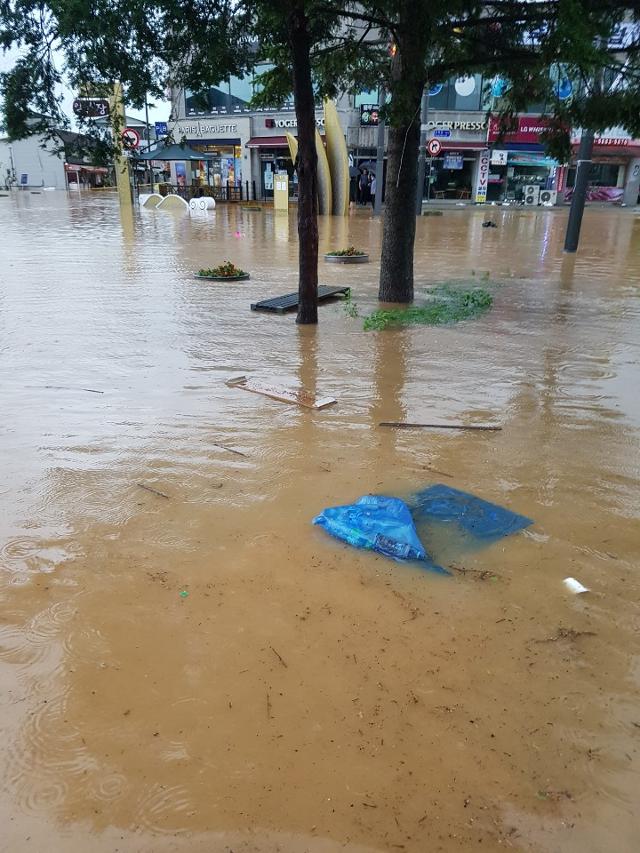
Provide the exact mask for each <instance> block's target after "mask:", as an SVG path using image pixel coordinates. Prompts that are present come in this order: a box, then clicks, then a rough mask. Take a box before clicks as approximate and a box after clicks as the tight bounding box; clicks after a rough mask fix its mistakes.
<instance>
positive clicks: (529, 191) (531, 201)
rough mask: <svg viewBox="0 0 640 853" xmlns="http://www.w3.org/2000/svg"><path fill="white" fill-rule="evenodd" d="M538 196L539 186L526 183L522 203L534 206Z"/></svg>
mask: <svg viewBox="0 0 640 853" xmlns="http://www.w3.org/2000/svg"><path fill="white" fill-rule="evenodd" d="M539 196H540V187H539V186H538V185H537V184H527V186H526V187H525V188H524V203H525V204H526V205H527V206H528V207H531V206H536V205H537V204H538V198H539Z"/></svg>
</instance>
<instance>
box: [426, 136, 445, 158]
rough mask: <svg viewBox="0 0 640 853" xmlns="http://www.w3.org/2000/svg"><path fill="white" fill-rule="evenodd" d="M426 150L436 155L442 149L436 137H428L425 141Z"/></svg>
mask: <svg viewBox="0 0 640 853" xmlns="http://www.w3.org/2000/svg"><path fill="white" fill-rule="evenodd" d="M427 151H428V152H429V154H430V155H431V156H432V157H437V156H438V154H439V153H440V152H441V151H442V145H440V142H439V141H438V140H437V139H430V140H429V141H428V142H427Z"/></svg>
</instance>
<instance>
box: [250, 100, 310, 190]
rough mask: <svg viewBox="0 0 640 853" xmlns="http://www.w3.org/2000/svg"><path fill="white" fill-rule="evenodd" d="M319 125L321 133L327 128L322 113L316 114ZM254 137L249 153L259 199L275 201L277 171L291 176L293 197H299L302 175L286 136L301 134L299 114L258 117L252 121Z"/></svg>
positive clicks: (290, 183) (254, 117) (251, 139)
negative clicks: (296, 165)
mask: <svg viewBox="0 0 640 853" xmlns="http://www.w3.org/2000/svg"><path fill="white" fill-rule="evenodd" d="M316 125H317V127H318V130H319V131H320V133H322V129H323V127H324V115H323V113H322V111H317V112H316ZM251 127H252V135H251V138H250V139H249V140H248V142H247V143H246V151H248V152H249V156H250V162H251V173H252V175H253V180H254V181H255V192H256V197H257V198H262V199H267V200H268V199H272V198H273V180H274V175H275V174H276V172H281V171H284V172H287V174H288V175H289V195H290V196H291V197H297V195H298V175H297V173H296V171H295V169H294V166H293V161H292V159H291V154H290V152H289V144H288V142H287V137H286V136H285V133H286V132H288V133H291V134H293V135H294V136H296V135H297V129H298V124H297V121H296V116H295V113H294V112H292V111H289V110H287V111H286V112H280V113H274V112H271V111H265V113H264V115H262V114H258V115H254V116H253V117H252V119H251Z"/></svg>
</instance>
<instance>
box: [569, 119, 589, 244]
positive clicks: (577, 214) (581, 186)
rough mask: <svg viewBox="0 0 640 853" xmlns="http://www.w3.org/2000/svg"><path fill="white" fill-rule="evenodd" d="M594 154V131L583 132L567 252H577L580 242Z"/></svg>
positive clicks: (572, 200)
mask: <svg viewBox="0 0 640 853" xmlns="http://www.w3.org/2000/svg"><path fill="white" fill-rule="evenodd" d="M592 154H593V131H592V130H583V131H582V136H581V137H580V148H579V150H578V164H577V166H578V168H577V170H576V182H575V185H574V187H573V197H572V199H571V209H570V210H569V221H568V222H567V233H566V236H565V239H564V250H565V252H575V251H576V250H577V248H578V243H579V242H580V227H581V225H582V214H583V213H584V204H585V201H586V199H587V186H588V184H589V172H590V170H591V155H592Z"/></svg>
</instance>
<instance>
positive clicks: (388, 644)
mask: <svg viewBox="0 0 640 853" xmlns="http://www.w3.org/2000/svg"><path fill="white" fill-rule="evenodd" d="M491 216H492V218H493V219H495V220H496V223H497V225H498V227H497V228H496V229H483V228H482V227H481V226H482V221H483V219H484V218H485V214H484V213H483V212H482V211H474V210H472V209H458V208H456V209H453V210H450V211H447V212H445V213H444V215H443V216H441V217H426V218H423V219H422V220H420V221H419V222H418V239H417V252H416V269H417V283H418V290H419V291H421V290H423V289H424V286H425V285H427V284H428V283H429V282H433V281H438V280H441V279H443V278H452V277H453V278H464V277H470V276H472V270H473V271H474V272H475V277H476V279H479V278H481V277H482V274H483V273H485V272H486V271H489V273H490V277H491V280H492V282H494V283H493V284H492V285H491V286H492V289H493V293H494V297H495V305H494V308H493V309H492V311H490V312H489V313H488V314H486V315H485V316H483V317H481V318H479V319H476V320H474V321H470V322H467V323H461V324H459V325H457V326H455V327H448V328H445V327H441V328H424V327H423V328H412V329H408V330H403V331H389V332H365V331H363V329H362V320H361V319H354V318H352V317H350V316H348V315H347V313H346V312H345V310H344V307H343V306H342V305H340V304H333V305H325V306H323V307H322V308H321V309H320V325H319V327H318V328H317V330H316V329H312V328H297V327H296V326H295V324H294V319H293V317H291V316H287V317H273V316H267V315H257V314H255V313H252V312H250V310H249V304H250V303H251V302H254V301H256V300H257V299H259V298H265V297H266V296H268V295H274V294H277V293H282V292H286V291H288V290H293V289H295V286H296V270H295V266H296V254H297V245H296V229H295V221H294V219H293V218H292V217H291V218H289V219H287V218H286V217H285V218H277V217H274V215H273V214H272V213H271V212H269V211H267V210H265V211H263V212H249V211H241V210H239V209H236V208H229V207H223V206H219V207H218V209H217V210H216V211H215V213H212V214H210V215H208V216H207V217H206V218H204V217H203V218H197V219H193V220H190V219H189V218H188V217H182V216H180V217H176V216H174V215H170V214H162V213H154V212H147V211H143V212H141V213H140V214H136V217H135V219H134V221H133V222H129V223H127V224H126V225H125V226H124V227H123V226H122V225H121V223H120V219H119V215H118V210H117V207H116V205H115V201H114V199H113V197H111V196H107V195H103V196H99V197H95V196H94V197H89V196H80V197H78V196H70V197H67V196H66V195H65V194H62V193H53V192H52V193H42V194H40V195H31V194H27V193H20V194H15V195H13V196H11V197H10V198H4V199H0V234H1V235H2V237H1V247H0V277H1V280H2V283H1V289H0V359H1V361H0V395H1V401H0V411H1V412H2V421H1V433H0V452H1V454H2V477H1V480H0V533H1V551H0V569H1V571H0V594H1V600H2V613H1V615H2V627H1V633H0V685H1V687H2V693H1V703H2V708H1V716H0V719H1V724H0V725H1V734H2V737H1V744H2V746H1V755H0V785H1V794H0V806H1V807H0V825H1V826H2V830H1V832H0V847H1V849H2V851H11V853H27V851H37V853H40V851H43V853H45V851H46V853H87V851H92V853H107V851H108V853H113V852H114V851H121V853H138V851H140V852H141V853H142V851H144V853H151V851H153V853H169V851H172V853H173V851H175V853H186V851H188V852H189V853H205V851H207V853H219V852H220V853H222V852H223V851H224V853H230V851H233V853H243V851H246V852H247V853H248V851H255V853H274V851H283V853H304V852H305V851H308V853H332V851H337V850H344V851H349V853H380V851H385V853H387V852H388V853H391V852H392V851H407V853H418V852H419V853H432V851H447V853H448V851H477V850H487V851H496V850H501V849H513V850H516V851H536V852H537V851H544V853H547V851H548V853H551V852H552V851H553V852H554V853H555V851H562V853H596V851H603V850H607V851H612V853H613V851H616V853H621V852H624V853H626V851H636V850H637V849H638V837H639V834H640V818H639V810H638V806H639V800H640V794H639V791H640V786H639V783H638V771H639V770H640V753H639V746H640V707H639V706H638V657H637V655H638V642H637V633H635V632H636V631H637V626H638V625H637V623H638V592H639V574H638V568H639V567H638V561H639V557H640V535H639V525H638V516H639V514H640V506H639V504H640V501H639V490H638V487H639V479H640V476H639V468H638V459H639V456H638V438H639V436H640V395H639V393H638V356H639V352H640V333H639V329H640V326H639V322H640V218H638V217H637V216H635V215H633V214H632V213H630V212H625V211H603V210H590V211H588V212H587V214H586V217H585V225H584V232H583V247H582V249H581V251H580V253H579V254H578V255H577V256H575V257H563V255H562V240H563V229H564V225H565V221H566V213H565V212H557V211H547V210H541V211H539V212H530V211H520V210H500V211H495V212H494V211H492V213H491ZM320 227H321V250H322V251H327V250H329V249H332V248H337V247H342V246H344V245H349V244H351V243H353V244H355V245H357V246H359V247H363V248H368V249H370V251H371V253H372V257H373V258H374V259H376V258H377V257H378V249H379V245H380V235H381V226H380V223H379V222H377V221H376V220H374V219H371V218H369V215H368V213H366V214H363V213H359V214H358V215H357V216H356V217H351V218H350V219H349V220H348V221H343V220H337V219H328V220H325V221H323V222H321V226H320ZM226 259H230V260H232V261H234V262H235V263H236V264H238V265H240V266H242V267H243V268H245V269H247V270H250V271H251V275H252V278H251V280H250V281H249V282H245V283H242V284H234V285H224V284H223V285H218V284H212V283H205V282H201V281H195V280H194V279H193V278H192V273H193V272H194V270H196V269H198V268H199V267H202V266H213V265H214V264H215V263H217V262H220V261H223V260H226ZM377 272H378V265H377V263H371V264H369V265H368V266H356V267H346V268H343V267H338V266H333V265H331V266H328V265H327V266H322V267H321V280H322V281H323V282H326V283H348V284H350V285H352V287H353V292H354V300H355V302H356V303H357V306H358V309H359V311H360V314H363V313H366V312H367V311H368V310H371V309H372V308H373V307H374V306H375V305H376V302H375V292H376V278H377ZM238 374H246V375H251V376H254V377H257V378H261V379H263V380H269V381H272V382H278V383H281V384H285V385H291V386H292V385H303V386H304V387H305V388H306V389H307V390H311V391H317V392H318V393H321V394H331V395H334V396H335V397H337V398H338V404H337V405H336V406H333V407H331V408H329V409H326V410H323V411H321V412H309V411H306V410H301V409H299V408H297V407H295V406H289V405H286V404H282V403H278V402H275V401H272V400H268V399H266V398H263V397H260V396H258V395H255V394H247V393H244V392H242V391H241V390H238V389H234V388H228V387H227V386H226V385H225V380H226V379H228V378H229V377H231V376H234V375H238ZM403 419H406V420H409V421H435V420H443V421H447V420H449V421H452V422H459V421H465V422H471V423H474V422H475V423H484V422H497V423H500V424H502V426H503V430H502V432H494V433H481V432H477V433H471V432H466V433H453V432H451V433H445V432H434V431H416V432H409V431H393V430H384V429H380V428H379V427H378V426H377V424H378V422H379V421H382V420H403ZM227 448H232V449H233V450H235V451H239V452H240V453H241V454H244V455H237V454H235V453H232V452H230V451H229V450H228V449H227ZM439 481H441V482H445V483H448V484H450V485H454V486H456V487H458V488H462V489H465V490H468V491H471V492H474V493H476V494H478V495H481V496H482V497H484V498H487V499H489V500H492V501H496V502H498V503H500V504H503V505H506V506H508V507H510V508H511V509H514V510H516V511H517V512H521V513H524V514H526V515H528V516H530V517H531V518H533V519H534V520H535V524H534V525H533V526H532V527H531V528H529V530H527V531H525V532H524V533H520V534H518V535H516V536H512V537H510V538H507V539H504V540H502V541H501V542H499V543H497V544H495V545H492V546H491V547H488V548H485V549H484V550H480V551H474V552H470V553H467V554H465V555H464V557H463V558H462V559H461V558H459V557H458V559H457V562H456V565H458V567H459V568H461V567H464V568H465V569H466V570H467V571H466V572H463V571H457V572H454V576H453V577H451V578H447V577H441V576H437V575H435V574H431V573H428V572H422V571H418V570H416V569H415V568H414V567H412V566H407V565H402V564H396V563H393V562H390V561H388V560H385V559H384V558H382V557H378V556H376V555H373V554H370V553H365V552H361V551H358V550H355V549H352V548H349V547H348V546H346V545H342V544H341V543H339V542H338V541H336V540H333V539H331V538H330V537H329V536H327V535H326V533H324V532H323V531H322V530H320V529H319V528H317V527H313V526H312V525H311V519H312V518H313V516H314V515H315V514H316V513H318V512H319V511H320V510H321V509H322V508H323V507H325V506H331V505H335V504H340V503H347V502H351V501H352V500H353V499H355V498H357V497H359V496H360V495H362V494H366V493H368V492H378V493H386V494H393V495H398V496H407V495H409V494H411V493H412V492H414V491H415V490H416V489H419V488H423V487H425V486H426V485H428V484H430V483H434V482H439ZM138 483H142V484H144V485H146V486H149V487H151V488H152V489H155V490H157V491H159V492H162V493H163V494H164V495H166V496H167V497H162V496H161V495H158V494H156V493H155V492H153V491H148V490H145V489H143V488H140V487H139V486H138V485H137V484H138ZM437 550H438V553H437V556H438V557H439V558H440V559H441V560H444V561H445V562H447V561H449V562H450V561H451V560H452V559H453V556H454V550H455V549H454V548H453V545H452V544H451V543H447V542H446V541H444V542H442V543H440V544H439V545H438V549H437ZM569 575H570V576H574V577H577V578H578V579H579V580H580V581H581V582H582V583H583V584H585V585H586V586H588V587H589V588H590V589H591V590H592V591H591V592H590V593H589V594H588V595H582V596H573V595H571V594H569V593H568V592H567V591H566V590H565V588H564V587H563V584H562V580H563V578H565V577H567V576H569Z"/></svg>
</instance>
